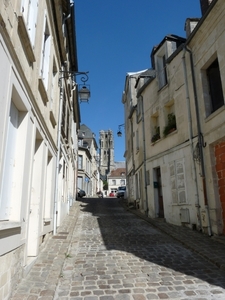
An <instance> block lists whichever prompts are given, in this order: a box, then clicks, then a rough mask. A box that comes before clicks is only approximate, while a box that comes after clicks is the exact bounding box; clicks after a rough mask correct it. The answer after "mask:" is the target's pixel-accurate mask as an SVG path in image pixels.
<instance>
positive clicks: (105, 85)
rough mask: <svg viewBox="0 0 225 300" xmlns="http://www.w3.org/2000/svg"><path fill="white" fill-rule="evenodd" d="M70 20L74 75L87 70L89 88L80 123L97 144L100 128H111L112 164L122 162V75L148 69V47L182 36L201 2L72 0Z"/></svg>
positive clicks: (123, 76)
mask: <svg viewBox="0 0 225 300" xmlns="http://www.w3.org/2000/svg"><path fill="white" fill-rule="evenodd" d="M75 16H76V35H77V51H78V66H79V71H89V81H88V83H89V84H90V89H91V98H90V102H89V103H88V104H86V103H81V105H80V109H81V124H85V125H87V126H88V127H89V128H90V129H91V130H92V132H94V133H95V134H96V140H97V142H98V138H99V131H100V130H108V129H111V130H112V131H113V133H114V154H115V161H124V160H125V158H124V156H123V155H124V151H125V141H124V134H123V137H122V138H119V137H117V134H116V133H117V131H118V125H120V124H123V123H124V108H123V104H122V102H121V99H122V92H123V89H124V84H125V77H126V74H127V73H128V72H137V71H140V70H145V69H148V68H150V67H151V63H150V53H151V51H152V48H153V46H155V45H157V44H159V43H160V42H161V40H162V39H163V38H164V36H165V35H167V34H176V35H179V36H182V37H186V33H185V31H184V24H185V20H186V19H187V18H199V17H201V11H200V0H171V1H169V0H154V1H153V0H139V1H137V0H105V1H104V0H85V1H84V0H75ZM77 81H78V83H79V77H77ZM122 129H124V128H122ZM123 133H124V131H123Z"/></svg>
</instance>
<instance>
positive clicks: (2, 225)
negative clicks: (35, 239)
mask: <svg viewBox="0 0 225 300" xmlns="http://www.w3.org/2000/svg"><path fill="white" fill-rule="evenodd" d="M21 225H22V223H21V222H14V221H0V231H1V230H7V229H12V228H19V227H21Z"/></svg>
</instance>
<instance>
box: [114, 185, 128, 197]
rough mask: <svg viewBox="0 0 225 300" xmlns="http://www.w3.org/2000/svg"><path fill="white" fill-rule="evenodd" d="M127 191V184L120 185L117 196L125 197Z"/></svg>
mask: <svg viewBox="0 0 225 300" xmlns="http://www.w3.org/2000/svg"><path fill="white" fill-rule="evenodd" d="M125 192H126V187H125V186H119V187H118V190H117V192H116V197H117V198H124V194H125Z"/></svg>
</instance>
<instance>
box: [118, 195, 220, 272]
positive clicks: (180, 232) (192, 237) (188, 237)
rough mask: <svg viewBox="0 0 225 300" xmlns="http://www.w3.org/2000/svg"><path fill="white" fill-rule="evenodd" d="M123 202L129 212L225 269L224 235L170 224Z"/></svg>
mask: <svg viewBox="0 0 225 300" xmlns="http://www.w3.org/2000/svg"><path fill="white" fill-rule="evenodd" d="M121 204H122V205H123V206H124V208H125V209H127V210H128V211H129V212H131V213H133V214H135V215H137V216H139V217H140V218H142V219H143V220H145V221H146V222H148V223H150V224H151V225H153V226H155V227H157V228H158V229H160V230H161V231H163V232H164V233H166V234H168V235H169V236H171V237H173V238H174V239H176V240H177V241H179V242H181V243H182V244H183V245H185V246H186V247H188V248H189V249H191V250H192V251H194V252H196V253H198V254H199V255H201V256H202V257H204V258H205V259H206V260H208V261H210V262H211V263H213V264H214V265H216V266H217V267H219V268H220V269H222V270H225V239H224V237H221V238H219V237H218V238H217V237H213V236H212V237H210V236H208V235H205V234H202V233H200V232H198V231H194V230H191V229H189V228H187V227H183V226H176V225H172V224H168V223H166V222H165V220H164V219H161V218H157V219H150V218H148V217H146V216H145V215H143V214H142V213H141V212H140V211H139V210H136V209H135V208H128V206H127V203H126V200H123V202H121Z"/></svg>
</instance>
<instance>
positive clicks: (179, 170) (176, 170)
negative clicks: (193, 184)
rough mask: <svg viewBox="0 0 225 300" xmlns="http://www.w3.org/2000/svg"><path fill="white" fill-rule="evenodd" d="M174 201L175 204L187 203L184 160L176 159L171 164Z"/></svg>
mask: <svg viewBox="0 0 225 300" xmlns="http://www.w3.org/2000/svg"><path fill="white" fill-rule="evenodd" d="M169 168H170V183H171V192H172V202H173V203H174V204H185V203H186V202H187V200H186V188H185V165H184V160H183V159H182V160H176V161H173V162H171V163H170V164H169Z"/></svg>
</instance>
